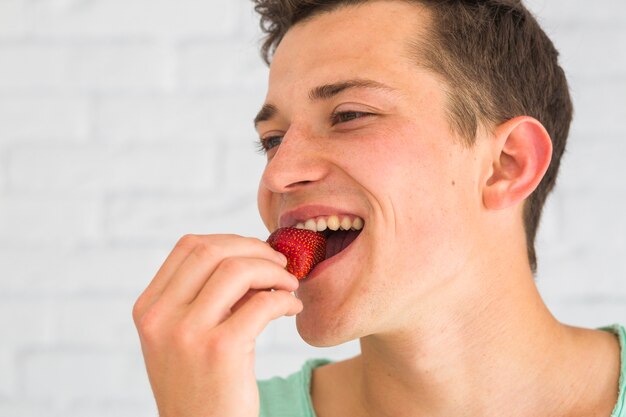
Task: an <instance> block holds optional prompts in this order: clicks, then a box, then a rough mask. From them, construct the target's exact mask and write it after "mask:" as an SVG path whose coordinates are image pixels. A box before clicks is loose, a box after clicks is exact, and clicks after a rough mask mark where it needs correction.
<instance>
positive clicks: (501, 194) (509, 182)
mask: <svg viewBox="0 0 626 417" xmlns="http://www.w3.org/2000/svg"><path fill="white" fill-rule="evenodd" d="M491 155H492V156H493V161H492V172H491V176H490V177H489V178H488V179H487V181H486V183H485V184H484V188H483V204H484V205H485V207H486V208H489V209H492V210H501V209H505V208H507V207H511V206H514V205H516V204H518V203H521V202H522V201H523V200H524V199H526V198H527V197H528V196H529V195H530V194H531V193H532V192H533V191H534V190H535V188H537V186H538V185H539V183H540V182H541V179H542V178H543V176H544V175H545V173H546V171H547V170H548V167H549V166H550V160H551V159H552V141H551V140H550V135H549V134H548V132H547V131H546V129H545V127H543V125H542V124H541V123H540V122H539V121H537V120H536V119H534V118H532V117H528V116H521V117H516V118H514V119H511V120H508V121H506V122H504V123H502V124H501V125H499V126H498V127H497V128H496V130H495V132H494V141H493V142H492V152H491Z"/></svg>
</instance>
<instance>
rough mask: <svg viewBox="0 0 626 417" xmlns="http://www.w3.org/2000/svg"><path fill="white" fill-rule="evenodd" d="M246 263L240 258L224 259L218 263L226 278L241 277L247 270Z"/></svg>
mask: <svg viewBox="0 0 626 417" xmlns="http://www.w3.org/2000/svg"><path fill="white" fill-rule="evenodd" d="M245 264H246V262H245V260H243V259H240V258H226V259H224V260H223V261H222V262H221V263H220V266H219V267H220V269H221V270H222V271H223V272H224V273H225V275H227V276H234V275H241V274H243V273H244V272H246V271H247V270H248V268H247V267H246V265H245Z"/></svg>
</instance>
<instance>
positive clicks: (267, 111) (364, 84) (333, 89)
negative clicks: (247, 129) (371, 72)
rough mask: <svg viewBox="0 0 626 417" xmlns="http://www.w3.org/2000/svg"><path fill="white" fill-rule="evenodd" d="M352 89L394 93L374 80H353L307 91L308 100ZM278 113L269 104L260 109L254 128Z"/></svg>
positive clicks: (328, 97)
mask: <svg viewBox="0 0 626 417" xmlns="http://www.w3.org/2000/svg"><path fill="white" fill-rule="evenodd" d="M352 88H370V89H376V90H385V91H396V90H395V89H394V88H392V87H389V86H388V85H385V84H383V83H380V82H378V81H374V80H367V79H354V80H346V81H340V82H337V83H333V84H324V85H320V86H317V87H315V88H313V89H312V90H311V91H309V100H311V101H318V100H328V99H330V98H332V97H334V96H336V95H337V94H339V93H341V92H343V91H345V90H348V89H352ZM277 113H278V108H277V107H276V106H275V105H273V104H271V103H267V104H264V105H263V107H261V111H259V113H258V114H257V115H256V117H255V118H254V127H255V128H256V127H257V125H258V124H259V123H261V122H265V121H268V120H271V119H272V118H274V117H275V116H276V114H277Z"/></svg>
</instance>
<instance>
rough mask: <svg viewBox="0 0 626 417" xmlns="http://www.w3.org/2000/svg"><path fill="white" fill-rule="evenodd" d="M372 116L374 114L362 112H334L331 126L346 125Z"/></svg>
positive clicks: (331, 117)
mask: <svg viewBox="0 0 626 417" xmlns="http://www.w3.org/2000/svg"><path fill="white" fill-rule="evenodd" d="M366 116H372V113H367V112H362V111H340V112H334V113H333V114H331V115H330V122H331V125H333V126H334V125H336V124H337V123H346V122H349V121H351V120H354V119H359V118H361V117H366Z"/></svg>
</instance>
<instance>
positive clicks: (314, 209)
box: [278, 204, 363, 227]
mask: <svg viewBox="0 0 626 417" xmlns="http://www.w3.org/2000/svg"><path fill="white" fill-rule="evenodd" d="M342 214H343V215H351V216H358V217H360V218H362V219H363V216H362V215H359V214H357V213H355V211H354V210H353V209H349V208H342V207H331V206H325V205H319V204H309V205H303V206H300V207H297V208H295V209H292V210H287V211H285V212H283V213H282V214H281V215H280V216H279V218H278V227H292V226H294V225H296V224H297V223H300V222H305V221H307V220H308V219H311V218H315V217H320V216H332V215H339V216H341V215H342Z"/></svg>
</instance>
